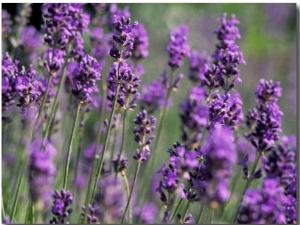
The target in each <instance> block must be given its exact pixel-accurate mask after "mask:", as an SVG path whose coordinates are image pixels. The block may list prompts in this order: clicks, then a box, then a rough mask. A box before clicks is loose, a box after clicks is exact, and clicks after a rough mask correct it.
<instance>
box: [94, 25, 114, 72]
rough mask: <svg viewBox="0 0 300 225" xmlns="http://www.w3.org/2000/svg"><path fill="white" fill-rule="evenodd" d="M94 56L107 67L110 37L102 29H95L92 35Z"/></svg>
mask: <svg viewBox="0 0 300 225" xmlns="http://www.w3.org/2000/svg"><path fill="white" fill-rule="evenodd" d="M90 39H91V47H92V55H93V56H94V57H95V59H97V61H98V62H99V64H100V65H101V66H102V67H103V66H104V65H105V57H106V56H107V55H108V53H109V44H108V42H109V36H108V35H107V34H105V33H104V29H103V28H102V27H94V28H93V29H92V30H91V34H90Z"/></svg>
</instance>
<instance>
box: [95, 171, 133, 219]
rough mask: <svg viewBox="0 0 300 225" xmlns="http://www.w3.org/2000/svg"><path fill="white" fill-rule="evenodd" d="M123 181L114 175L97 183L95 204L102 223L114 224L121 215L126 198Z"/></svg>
mask: <svg viewBox="0 0 300 225" xmlns="http://www.w3.org/2000/svg"><path fill="white" fill-rule="evenodd" d="M124 189H125V187H124V185H123V181H121V180H120V178H119V177H117V178H116V177H115V175H114V174H111V175H108V176H106V177H104V178H102V179H101V180H100V181H99V183H98V192H97V193H96V195H95V204H96V205H97V206H98V207H99V208H100V215H99V219H100V221H102V222H103V223H116V222H118V221H119V220H120V218H121V216H122V215H123V212H124V208H125V205H126V201H127V197H126V194H125V192H124Z"/></svg>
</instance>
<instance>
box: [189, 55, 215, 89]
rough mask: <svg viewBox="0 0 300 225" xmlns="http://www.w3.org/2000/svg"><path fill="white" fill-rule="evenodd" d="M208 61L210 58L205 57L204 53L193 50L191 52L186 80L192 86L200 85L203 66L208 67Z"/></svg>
mask: <svg viewBox="0 0 300 225" xmlns="http://www.w3.org/2000/svg"><path fill="white" fill-rule="evenodd" d="M210 61H211V58H210V57H209V56H207V55H206V52H205V51H202V52H199V51H197V50H193V51H192V52H191V57H190V67H189V76H188V78H189V79H190V80H191V81H192V82H193V83H194V84H201V81H202V80H203V79H204V71H205V65H209V64H210Z"/></svg>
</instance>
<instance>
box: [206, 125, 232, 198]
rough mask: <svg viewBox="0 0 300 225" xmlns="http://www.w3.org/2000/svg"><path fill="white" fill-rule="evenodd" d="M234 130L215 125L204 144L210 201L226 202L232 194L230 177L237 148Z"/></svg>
mask: <svg viewBox="0 0 300 225" xmlns="http://www.w3.org/2000/svg"><path fill="white" fill-rule="evenodd" d="M233 141H234V137H233V134H232V131H231V130H230V129H229V128H228V127H226V126H222V125H218V126H215V127H214V129H213V130H212V132H211V133H210V135H209V136H208V137H207V138H206V140H205V141H204V144H203V148H202V151H203V152H204V154H205V165H206V170H207V172H208V173H209V176H208V177H209V179H208V180H207V184H208V186H207V189H206V190H207V198H208V201H210V202H212V201H214V202H217V203H224V202H225V201H226V200H228V198H229V196H230V191H229V178H230V177H231V175H232V173H233V166H234V164H235V163H236V157H237V156H236V149H235V145H234V142H233Z"/></svg>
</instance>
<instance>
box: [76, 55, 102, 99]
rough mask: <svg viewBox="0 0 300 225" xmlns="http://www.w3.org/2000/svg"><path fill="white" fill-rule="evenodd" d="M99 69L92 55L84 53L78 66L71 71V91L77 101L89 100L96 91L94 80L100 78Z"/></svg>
mask: <svg viewBox="0 0 300 225" xmlns="http://www.w3.org/2000/svg"><path fill="white" fill-rule="evenodd" d="M101 69H102V68H101V66H100V65H99V64H98V63H97V61H96V59H94V58H93V57H91V56H89V55H85V56H84V57H83V58H82V60H81V62H80V63H79V65H78V67H77V68H76V69H75V70H74V71H73V79H72V86H73V89H72V93H73V95H74V96H75V97H76V98H77V100H78V101H81V102H85V101H89V100H91V98H92V95H93V93H94V92H97V91H98V88H97V86H96V81H97V80H100V76H101V74H100V70H101Z"/></svg>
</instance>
